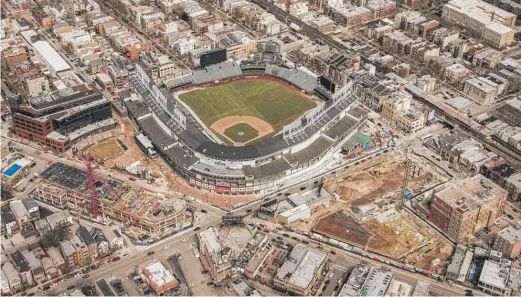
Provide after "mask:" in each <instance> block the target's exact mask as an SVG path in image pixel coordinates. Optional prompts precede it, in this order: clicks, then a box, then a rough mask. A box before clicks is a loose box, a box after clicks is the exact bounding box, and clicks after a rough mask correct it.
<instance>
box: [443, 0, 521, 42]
mask: <svg viewBox="0 0 521 297" xmlns="http://www.w3.org/2000/svg"><path fill="white" fill-rule="evenodd" d="M442 18H443V19H445V20H447V21H449V22H453V23H455V24H458V25H460V26H462V27H464V28H465V29H467V30H468V31H469V32H470V33H472V34H474V35H475V36H477V37H478V38H481V39H483V41H485V42H487V43H488V44H490V45H492V46H494V47H496V48H504V47H505V46H507V45H508V44H510V43H512V41H513V39H514V31H513V30H512V28H513V27H514V26H515V23H516V15H515V14H513V13H510V12H507V11H505V10H503V9H501V8H499V7H496V6H494V5H492V4H489V3H487V2H485V1H481V0H451V1H449V3H447V4H445V5H444V6H443V12H442Z"/></svg>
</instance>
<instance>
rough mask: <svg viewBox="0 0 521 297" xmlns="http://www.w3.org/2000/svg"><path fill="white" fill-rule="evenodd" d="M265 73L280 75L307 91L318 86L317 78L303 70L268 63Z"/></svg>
mask: <svg viewBox="0 0 521 297" xmlns="http://www.w3.org/2000/svg"><path fill="white" fill-rule="evenodd" d="M265 73H266V74H270V75H274V76H277V77H280V78H282V79H284V80H286V81H288V82H290V83H292V84H293V85H294V86H296V87H298V88H300V89H302V90H304V91H306V92H311V91H313V90H314V89H315V87H316V86H317V79H316V78H315V77H313V76H311V75H309V74H307V73H306V72H304V71H302V70H297V69H287V68H283V67H280V66H276V65H266V70H265Z"/></svg>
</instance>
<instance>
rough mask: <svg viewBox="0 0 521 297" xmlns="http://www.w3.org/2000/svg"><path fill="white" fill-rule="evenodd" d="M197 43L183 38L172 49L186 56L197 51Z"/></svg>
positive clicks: (173, 44)
mask: <svg viewBox="0 0 521 297" xmlns="http://www.w3.org/2000/svg"><path fill="white" fill-rule="evenodd" d="M196 45H197V42H196V41H195V40H194V39H189V38H182V39H179V40H177V41H175V42H174V43H172V48H173V49H174V50H175V51H177V52H178V53H179V54H181V55H184V54H187V53H189V52H191V51H193V50H194V49H195V47H196Z"/></svg>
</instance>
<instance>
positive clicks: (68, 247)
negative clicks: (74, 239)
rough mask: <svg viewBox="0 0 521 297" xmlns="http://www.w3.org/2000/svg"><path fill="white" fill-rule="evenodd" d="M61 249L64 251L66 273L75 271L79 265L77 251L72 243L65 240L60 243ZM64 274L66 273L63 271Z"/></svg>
mask: <svg viewBox="0 0 521 297" xmlns="http://www.w3.org/2000/svg"><path fill="white" fill-rule="evenodd" d="M60 249H61V251H62V255H63V258H64V260H65V265H64V268H65V270H67V271H66V272H68V271H70V270H72V269H74V268H75V267H76V264H77V262H76V261H77V260H76V249H75V248H74V246H73V245H72V244H71V242H70V241H68V240H64V241H62V242H60ZM62 272H65V271H63V270H62Z"/></svg>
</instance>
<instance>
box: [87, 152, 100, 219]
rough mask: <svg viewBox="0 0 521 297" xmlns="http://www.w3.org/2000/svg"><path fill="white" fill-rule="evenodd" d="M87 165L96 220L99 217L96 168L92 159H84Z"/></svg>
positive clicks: (91, 201)
mask: <svg viewBox="0 0 521 297" xmlns="http://www.w3.org/2000/svg"><path fill="white" fill-rule="evenodd" d="M84 161H85V164H86V165H87V180H88V184H89V194H90V203H91V207H92V215H93V216H94V218H97V217H98V197H97V195H96V185H95V184H94V167H92V162H91V160H90V159H88V158H85V159H84Z"/></svg>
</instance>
